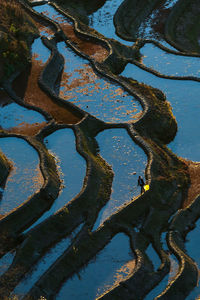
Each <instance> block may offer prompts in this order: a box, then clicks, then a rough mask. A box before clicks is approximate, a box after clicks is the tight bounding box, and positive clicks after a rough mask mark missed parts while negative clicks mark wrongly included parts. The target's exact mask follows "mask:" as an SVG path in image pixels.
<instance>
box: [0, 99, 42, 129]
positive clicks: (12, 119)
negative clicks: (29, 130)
mask: <svg viewBox="0 0 200 300" xmlns="http://www.w3.org/2000/svg"><path fill="white" fill-rule="evenodd" d="M44 121H45V119H44V117H43V116H42V115H41V114H39V113H38V112H36V111H33V110H29V109H26V108H25V107H23V106H20V105H18V104H16V103H11V104H8V105H5V106H1V107H0V127H2V129H5V130H6V129H11V128H12V127H24V126H26V124H36V125H37V124H38V123H42V122H44Z"/></svg>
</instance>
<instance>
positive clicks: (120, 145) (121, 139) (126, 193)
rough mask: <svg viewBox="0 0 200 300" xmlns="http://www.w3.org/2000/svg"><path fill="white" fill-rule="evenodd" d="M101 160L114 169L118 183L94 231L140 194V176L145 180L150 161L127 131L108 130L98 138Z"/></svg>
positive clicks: (115, 183) (100, 214) (114, 182)
mask: <svg viewBox="0 0 200 300" xmlns="http://www.w3.org/2000/svg"><path fill="white" fill-rule="evenodd" d="M97 141H98V143H99V148H100V154H101V156H102V157H103V158H104V159H105V160H106V161H107V162H108V163H109V164H110V165H112V169H113V171H114V179H113V184H112V194H111V198H110V200H109V202H108V203H107V204H106V205H105V206H104V207H103V209H102V210H101V212H100V213H99V216H98V218H97V221H96V223H95V226H94V230H95V229H96V228H97V227H98V226H99V225H100V224H102V223H103V221H104V220H105V219H107V218H108V217H109V216H110V215H111V214H113V213H114V212H116V211H117V209H118V208H119V207H120V206H121V205H123V204H125V203H128V202H129V201H130V200H131V199H132V198H134V197H136V196H138V195H139V194H140V188H139V187H138V186H137V180H138V176H139V175H140V176H142V177H143V178H144V172H145V167H146V164H147V157H146V155H145V153H144V151H143V150H142V149H141V148H140V147H139V146H137V145H136V144H135V143H134V142H133V141H132V139H131V138H130V136H129V135H128V133H127V131H126V130H125V129H109V130H105V131H103V132H102V133H100V134H99V135H98V136H97Z"/></svg>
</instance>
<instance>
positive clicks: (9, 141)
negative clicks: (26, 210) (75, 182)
mask: <svg viewBox="0 0 200 300" xmlns="http://www.w3.org/2000/svg"><path fill="white" fill-rule="evenodd" d="M0 148H1V150H2V152H3V153H4V154H5V155H6V157H7V158H8V159H9V160H10V161H11V162H12V164H13V168H12V170H11V173H10V175H9V177H8V179H7V182H6V185H5V189H4V192H3V197H2V200H1V202H0V214H2V215H3V214H7V213H8V212H10V211H11V210H12V209H14V208H16V207H18V206H19V205H21V204H22V203H23V202H24V201H25V200H27V198H28V197H30V196H32V195H33V194H34V193H35V192H36V191H38V190H39V189H40V188H41V187H42V185H43V176H42V173H41V171H40V168H39V157H38V154H37V152H36V150H35V149H34V148H32V147H31V146H30V145H29V144H28V143H27V142H26V141H24V140H23V139H19V138H13V137H9V138H1V139H0Z"/></svg>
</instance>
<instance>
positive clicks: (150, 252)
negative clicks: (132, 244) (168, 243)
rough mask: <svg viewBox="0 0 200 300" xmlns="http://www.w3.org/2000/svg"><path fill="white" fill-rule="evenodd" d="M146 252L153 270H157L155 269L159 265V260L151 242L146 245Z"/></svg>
mask: <svg viewBox="0 0 200 300" xmlns="http://www.w3.org/2000/svg"><path fill="white" fill-rule="evenodd" d="M146 254H147V255H148V257H149V259H150V260H151V261H152V263H153V266H154V270H155V271H157V269H158V268H159V267H160V264H161V260H160V258H159V256H158V254H157V253H156V251H155V250H154V248H153V246H152V245H151V244H150V245H149V246H148V248H147V250H146Z"/></svg>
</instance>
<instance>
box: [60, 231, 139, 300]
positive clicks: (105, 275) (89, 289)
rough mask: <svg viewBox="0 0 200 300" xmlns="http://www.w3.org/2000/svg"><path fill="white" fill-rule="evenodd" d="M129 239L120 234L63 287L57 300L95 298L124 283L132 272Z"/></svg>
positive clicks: (133, 263)
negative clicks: (121, 282)
mask: <svg viewBox="0 0 200 300" xmlns="http://www.w3.org/2000/svg"><path fill="white" fill-rule="evenodd" d="M134 267H135V260H134V258H133V254H132V252H131V249H130V244H129V238H128V237H127V236H126V235H124V234H122V233H120V234H117V235H116V236H115V237H114V238H113V239H112V240H111V242H110V243H109V244H108V245H107V246H106V247H105V248H104V249H103V250H102V251H101V252H100V253H99V254H98V255H97V257H96V259H95V261H94V262H91V263H89V264H88V266H87V267H86V268H85V269H84V270H81V271H80V272H79V276H76V275H74V276H73V277H72V279H69V280H68V281H67V282H66V283H65V284H63V286H62V288H61V290H60V292H59V293H58V295H57V297H56V300H63V299H65V298H66V296H67V297H69V299H78V300H86V299H95V298H96V297H98V296H100V295H101V294H103V293H105V292H106V291H107V290H108V289H110V288H111V287H112V286H113V285H117V284H118V283H119V282H120V281H122V280H124V279H125V278H126V277H127V276H128V275H129V274H130V273H131V272H132V271H133V269H134Z"/></svg>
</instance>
